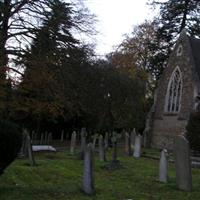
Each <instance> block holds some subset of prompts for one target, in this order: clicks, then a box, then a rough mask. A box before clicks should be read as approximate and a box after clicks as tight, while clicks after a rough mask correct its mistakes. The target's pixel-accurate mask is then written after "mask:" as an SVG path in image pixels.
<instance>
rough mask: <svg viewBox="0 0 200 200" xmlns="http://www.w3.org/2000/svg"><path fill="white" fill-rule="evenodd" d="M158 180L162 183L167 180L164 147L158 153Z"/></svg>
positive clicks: (166, 161)
mask: <svg viewBox="0 0 200 200" xmlns="http://www.w3.org/2000/svg"><path fill="white" fill-rule="evenodd" d="M159 181H160V182H164V183H166V182H167V181H168V153H167V150H166V149H163V150H162V151H161V155H160V164H159Z"/></svg>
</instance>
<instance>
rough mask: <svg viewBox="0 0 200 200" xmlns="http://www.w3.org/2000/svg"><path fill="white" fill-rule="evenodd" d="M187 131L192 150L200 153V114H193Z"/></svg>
mask: <svg viewBox="0 0 200 200" xmlns="http://www.w3.org/2000/svg"><path fill="white" fill-rule="evenodd" d="M186 129H187V135H186V136H187V139H188V141H189V143H190V147H191V149H192V150H194V151H199V152H200V112H194V113H191V115H190V118H189V121H188V125H187V127H186Z"/></svg>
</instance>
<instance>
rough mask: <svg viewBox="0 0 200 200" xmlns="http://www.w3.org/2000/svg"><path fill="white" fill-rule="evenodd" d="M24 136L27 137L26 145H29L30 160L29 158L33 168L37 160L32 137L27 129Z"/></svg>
mask: <svg viewBox="0 0 200 200" xmlns="http://www.w3.org/2000/svg"><path fill="white" fill-rule="evenodd" d="M24 134H25V136H26V143H27V148H28V149H27V150H28V158H29V162H30V165H31V166H34V165H35V159H34V156H33V150H32V144H31V138H30V135H29V133H28V131H27V130H26V129H25V130H24Z"/></svg>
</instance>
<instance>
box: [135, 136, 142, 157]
mask: <svg viewBox="0 0 200 200" xmlns="http://www.w3.org/2000/svg"><path fill="white" fill-rule="evenodd" d="M141 145H142V136H141V135H137V136H136V137H135V145H134V153H133V157H135V158H140V156H141Z"/></svg>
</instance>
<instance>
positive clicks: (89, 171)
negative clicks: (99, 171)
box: [83, 144, 94, 194]
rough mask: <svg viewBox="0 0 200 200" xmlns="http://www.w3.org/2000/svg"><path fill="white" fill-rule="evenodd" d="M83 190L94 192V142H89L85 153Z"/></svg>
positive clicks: (89, 192) (87, 192) (88, 192)
mask: <svg viewBox="0 0 200 200" xmlns="http://www.w3.org/2000/svg"><path fill="white" fill-rule="evenodd" d="M83 191H84V192H85V193H86V194H92V193H94V153H93V146H92V144H88V146H87V147H86V149H85V155H84V172H83Z"/></svg>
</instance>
